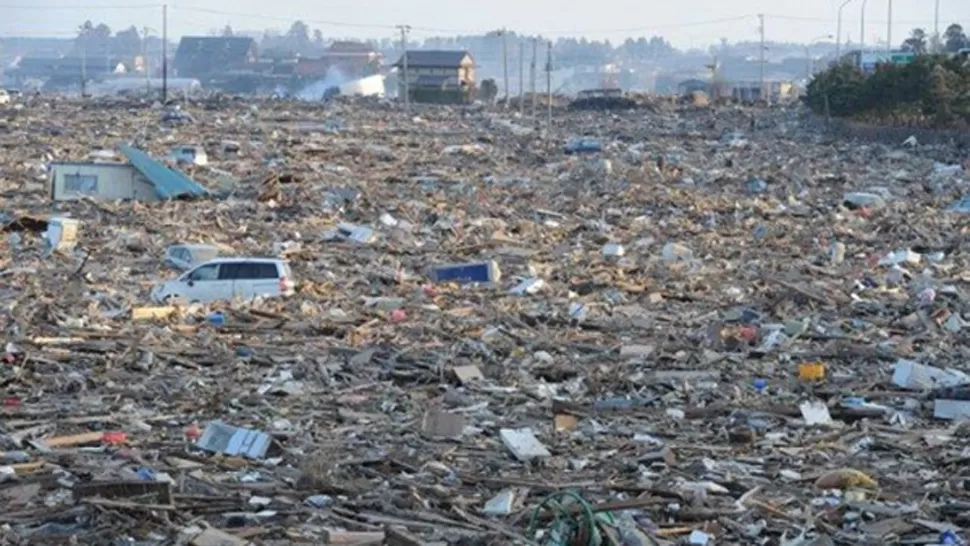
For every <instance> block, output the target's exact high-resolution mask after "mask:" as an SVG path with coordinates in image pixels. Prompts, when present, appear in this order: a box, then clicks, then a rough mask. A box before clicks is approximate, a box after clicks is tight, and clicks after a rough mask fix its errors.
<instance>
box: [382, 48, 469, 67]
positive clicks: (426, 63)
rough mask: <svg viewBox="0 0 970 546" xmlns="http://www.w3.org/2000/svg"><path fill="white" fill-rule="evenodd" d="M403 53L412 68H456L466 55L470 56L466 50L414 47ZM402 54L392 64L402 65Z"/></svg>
mask: <svg viewBox="0 0 970 546" xmlns="http://www.w3.org/2000/svg"><path fill="white" fill-rule="evenodd" d="M404 55H406V56H407V59H408V66H409V67H413V68H458V67H459V66H461V61H462V60H463V59H464V58H465V57H466V56H469V57H470V56H471V54H470V53H468V52H467V51H461V50H454V51H451V50H443V49H416V50H413V51H406V52H405V53H404ZM404 55H402V56H401V58H400V59H399V60H398V61H397V63H395V64H394V66H397V67H403V66H404Z"/></svg>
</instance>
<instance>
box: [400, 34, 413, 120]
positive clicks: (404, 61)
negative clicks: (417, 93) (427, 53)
mask: <svg viewBox="0 0 970 546" xmlns="http://www.w3.org/2000/svg"><path fill="white" fill-rule="evenodd" d="M397 28H399V29H401V51H402V53H401V68H402V69H403V71H404V78H403V81H404V111H405V112H410V111H411V80H410V79H409V78H408V32H410V31H411V26H410V25H398V26H397Z"/></svg>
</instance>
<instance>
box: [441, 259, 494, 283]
mask: <svg viewBox="0 0 970 546" xmlns="http://www.w3.org/2000/svg"><path fill="white" fill-rule="evenodd" d="M429 277H430V278H431V281H432V282H435V283H442V282H457V283H473V282H478V283H494V282H498V280H499V279H501V278H502V272H501V271H499V268H498V264H497V263H495V261H493V260H490V261H487V262H477V263H467V264H449V265H437V266H434V267H432V268H431V273H430V275H429Z"/></svg>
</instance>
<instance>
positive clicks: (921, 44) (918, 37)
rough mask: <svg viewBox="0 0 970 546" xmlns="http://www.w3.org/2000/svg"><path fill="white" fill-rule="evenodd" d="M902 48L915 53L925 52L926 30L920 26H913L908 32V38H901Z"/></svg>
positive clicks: (922, 53)
mask: <svg viewBox="0 0 970 546" xmlns="http://www.w3.org/2000/svg"><path fill="white" fill-rule="evenodd" d="M903 50H904V51H910V52H912V53H915V54H917V55H924V54H926V31H925V30H923V29H921V28H914V29H913V31H912V32H911V33H910V34H909V38H906V39H905V40H903Z"/></svg>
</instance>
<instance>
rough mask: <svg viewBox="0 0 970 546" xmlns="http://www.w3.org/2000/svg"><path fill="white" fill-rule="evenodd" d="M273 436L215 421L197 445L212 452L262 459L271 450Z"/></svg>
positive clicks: (207, 428) (206, 429)
mask: <svg viewBox="0 0 970 546" xmlns="http://www.w3.org/2000/svg"><path fill="white" fill-rule="evenodd" d="M272 443H273V438H271V437H270V435H269V434H266V433H265V432H260V431H258V430H252V429H248V428H239V427H234V426H231V425H227V424H225V423H222V422H220V421H213V422H211V423H209V426H207V427H205V432H203V433H202V437H201V438H199V441H198V442H196V444H195V445H196V447H198V448H199V449H202V450H205V451H209V452H211V453H224V454H226V455H229V456H236V455H243V456H246V457H249V458H250V459H262V458H263V457H265V456H266V452H267V451H269V447H270V445H271V444H272Z"/></svg>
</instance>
